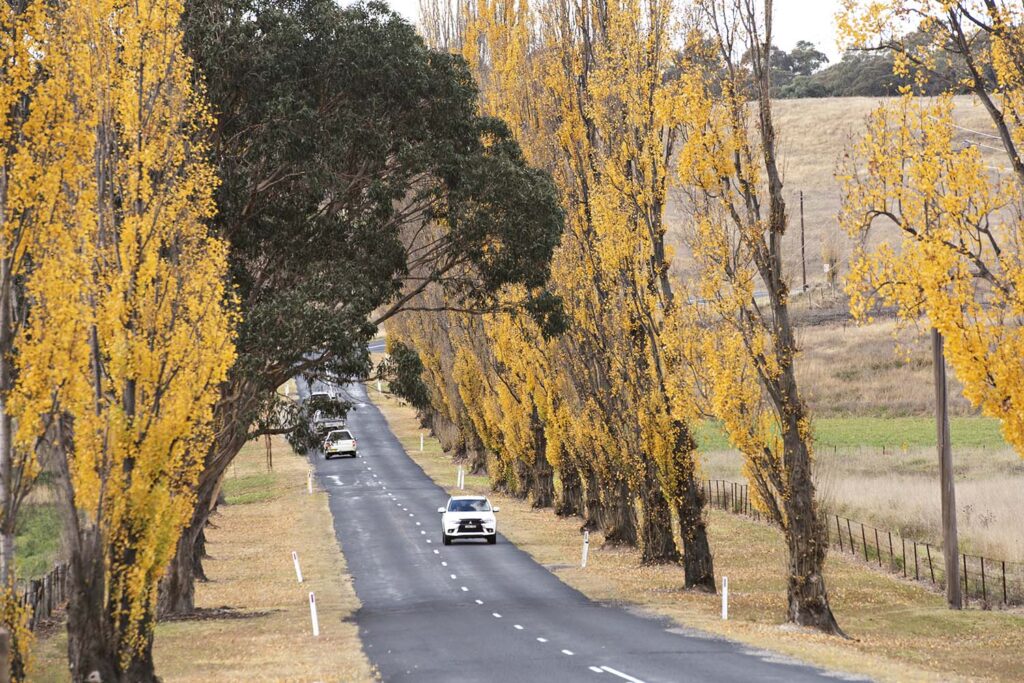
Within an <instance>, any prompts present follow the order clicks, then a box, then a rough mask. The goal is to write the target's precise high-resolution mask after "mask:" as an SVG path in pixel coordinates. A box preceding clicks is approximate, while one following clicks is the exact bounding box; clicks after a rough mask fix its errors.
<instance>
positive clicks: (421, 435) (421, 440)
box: [420, 432, 423, 453]
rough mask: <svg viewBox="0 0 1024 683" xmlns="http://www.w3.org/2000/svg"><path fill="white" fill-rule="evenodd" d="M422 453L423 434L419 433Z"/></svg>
mask: <svg viewBox="0 0 1024 683" xmlns="http://www.w3.org/2000/svg"><path fill="white" fill-rule="evenodd" d="M422 452H423V432H420V453H422Z"/></svg>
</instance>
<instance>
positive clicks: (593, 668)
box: [587, 666, 604, 674]
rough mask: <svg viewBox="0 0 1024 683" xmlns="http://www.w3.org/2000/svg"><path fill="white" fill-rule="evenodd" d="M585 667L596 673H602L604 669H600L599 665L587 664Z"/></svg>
mask: <svg viewBox="0 0 1024 683" xmlns="http://www.w3.org/2000/svg"><path fill="white" fill-rule="evenodd" d="M587 668H588V669H590V670H591V671H593V672H594V673H596V674H603V673H604V669H602V668H601V667H599V666H588V667H587Z"/></svg>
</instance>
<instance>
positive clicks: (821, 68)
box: [772, 40, 966, 99]
mask: <svg viewBox="0 0 1024 683" xmlns="http://www.w3.org/2000/svg"><path fill="white" fill-rule="evenodd" d="M944 71H945V72H946V73H945V75H946V77H945V78H942V79H941V80H938V79H937V80H936V81H935V82H930V83H929V84H928V85H926V86H925V89H926V90H928V91H929V92H923V93H921V94H925V95H937V94H939V93H940V92H947V91H949V90H950V88H951V86H952V89H953V90H956V91H959V90H962V88H961V87H957V86H956V83H957V80H958V77H959V76H958V74H959V73H960V71H961V68H960V65H959V64H956V63H953V62H947V66H946V69H945V70H944ZM911 80H912V77H910V76H907V75H897V74H895V73H893V53H892V51H890V50H882V51H878V52H873V51H863V50H849V51H847V52H846V53H844V54H843V56H842V58H841V59H840V60H839V61H838V62H836V63H834V64H828V56H827V55H825V53H823V52H820V51H819V50H818V49H817V48H815V46H814V44H813V43H810V42H808V41H806V40H801V41H798V42H797V44H796V46H795V47H794V48H793V49H792V50H791V51H790V52H786V51H784V50H781V49H779V48H777V47H774V46H773V47H772V84H773V90H774V95H775V97H779V98H783V99H794V98H799V97H886V96H890V95H896V94H898V93H899V90H900V88H901V87H903V86H906V85H910V84H911ZM919 89H920V88H919ZM932 91H933V92H932ZM964 92H966V90H964Z"/></svg>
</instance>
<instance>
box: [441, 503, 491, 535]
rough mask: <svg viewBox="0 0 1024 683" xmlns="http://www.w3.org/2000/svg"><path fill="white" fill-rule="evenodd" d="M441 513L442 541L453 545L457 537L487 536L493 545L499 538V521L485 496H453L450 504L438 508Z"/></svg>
mask: <svg viewBox="0 0 1024 683" xmlns="http://www.w3.org/2000/svg"><path fill="white" fill-rule="evenodd" d="M437 511H438V512H439V513H440V514H441V541H442V542H443V543H444V544H445V545H451V543H452V541H453V540H454V539H456V538H485V539H487V542H488V543H490V544H491V545H494V543H496V542H497V540H498V522H497V520H496V519H495V517H494V513H495V512H498V511H499V508H496V507H491V501H489V500H487V498H485V497H484V496H452V497H451V498H449V499H448V505H446V506H444V507H440V508H437Z"/></svg>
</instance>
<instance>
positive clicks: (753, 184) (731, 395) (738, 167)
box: [675, 0, 842, 633]
mask: <svg viewBox="0 0 1024 683" xmlns="http://www.w3.org/2000/svg"><path fill="white" fill-rule="evenodd" d="M688 23H689V28H690V33H689V35H688V36H687V43H686V48H687V49H686V51H685V53H684V54H685V57H684V59H683V63H682V64H681V65H680V71H681V81H682V88H683V92H684V95H683V106H682V109H683V112H684V113H683V114H682V115H681V119H682V120H681V126H680V128H681V133H682V135H683V137H684V140H683V142H682V144H681V146H680V151H679V157H678V171H679V177H680V181H681V182H682V185H683V186H684V187H685V188H686V189H687V193H688V196H689V199H690V207H689V218H688V227H687V233H688V235H689V239H688V242H689V246H690V250H691V254H692V256H693V260H694V268H693V272H694V275H693V278H692V284H691V285H690V291H691V301H692V302H693V305H692V306H690V307H688V310H686V311H684V314H685V315H684V316H683V317H682V318H681V320H680V322H679V328H678V333H677V335H676V338H675V341H676V351H677V352H678V353H679V354H680V355H679V356H677V357H678V358H679V359H680V367H681V368H683V375H682V377H681V378H680V379H679V381H680V382H681V386H682V387H684V388H683V389H682V392H683V393H693V394H694V395H697V396H699V397H701V403H702V405H704V406H706V407H707V410H708V411H709V412H710V413H711V414H712V415H714V416H715V417H717V418H718V419H719V420H721V422H722V424H723V426H724V428H725V430H726V432H727V433H728V435H729V438H730V441H731V442H732V443H733V445H734V446H736V447H737V448H738V449H739V450H740V451H741V452H742V453H743V454H744V455H745V456H746V472H747V474H748V476H749V477H750V478H751V481H752V483H753V484H754V485H755V486H754V489H755V491H756V494H757V496H756V499H755V504H757V505H758V506H759V507H760V508H761V509H762V510H764V511H765V512H766V513H767V514H768V515H769V517H770V518H773V519H774V520H775V521H776V522H777V523H778V524H780V525H781V527H782V529H783V532H784V534H785V538H786V545H787V549H788V567H787V608H788V609H787V614H788V617H789V619H790V621H793V622H795V623H797V624H801V625H805V626H811V627H814V628H818V629H821V630H823V631H825V632H828V633H842V631H841V630H840V628H839V626H838V624H837V623H836V620H835V618H834V616H833V614H832V610H831V607H830V605H829V599H828V591H827V589H826V586H825V577H824V564H825V555H826V552H827V549H828V537H827V534H826V529H825V526H824V521H823V518H822V517H821V516H820V514H819V510H818V506H817V501H816V499H815V490H814V483H813V480H812V475H811V460H812V454H813V438H812V433H811V422H810V414H809V411H808V409H807V406H806V404H805V403H804V401H803V398H802V396H801V393H800V387H799V385H798V383H797V379H796V372H795V364H796V361H797V354H798V351H799V349H798V346H797V342H796V336H795V330H794V327H793V322H792V319H791V317H790V312H789V298H790V292H789V286H788V281H787V277H786V273H785V272H784V271H783V255H784V254H783V246H782V237H783V235H784V234H785V231H786V229H787V227H788V216H787V213H786V203H785V200H784V198H783V192H782V189H783V183H782V174H781V172H780V168H779V161H778V152H777V148H776V130H775V122H774V118H773V115H772V100H771V89H772V84H771V65H770V54H771V39H772V2H771V0H766V1H765V2H764V4H763V6H760V5H759V3H755V2H753V0H701V1H699V2H697V3H695V5H694V8H693V12H692V13H691V14H690V16H689V18H688ZM741 56H744V57H745V58H746V60H748V61H749V66H750V68H749V71H748V70H747V69H746V68H743V66H742V65H741V61H740V60H741ZM748 88H749V91H752V93H753V97H752V101H748V99H747V96H746V93H747V92H748ZM759 289H761V290H763V292H764V293H763V294H759V292H758V290H759Z"/></svg>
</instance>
